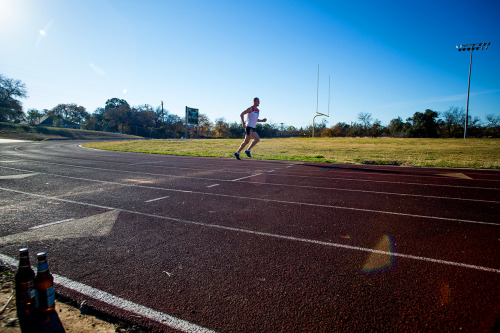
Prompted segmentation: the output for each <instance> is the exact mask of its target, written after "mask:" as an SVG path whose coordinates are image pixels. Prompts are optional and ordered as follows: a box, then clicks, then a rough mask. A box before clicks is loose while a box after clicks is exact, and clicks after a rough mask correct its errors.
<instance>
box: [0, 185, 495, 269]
mask: <svg viewBox="0 0 500 333" xmlns="http://www.w3.org/2000/svg"><path fill="white" fill-rule="evenodd" d="M0 190H4V191H7V192H14V193H20V194H24V195H29V196H33V197H37V198H43V199H48V200H56V201H62V202H66V203H72V204H77V205H83V206H89V207H96V208H103V209H109V210H115V211H120V212H125V213H130V214H136V215H140V216H146V217H151V218H157V219H162V220H167V221H174V222H179V223H185V224H192V225H199V226H203V227H207V228H214V229H222V230H230V231H235V232H241V233H247V234H253V235H259V236H265V237H272V238H278V239H286V240H290V241H297V242H302V243H309V244H316V245H322V246H329V247H336V248H343V249H347V250H355V251H363V252H370V253H377V254H385V255H390V256H394V257H400V258H406V259H412V260H418V261H425V262H432V263H437V264H442V265H448V266H455V267H461V268H470V269H475V270H479V271H485V272H490V273H497V274H500V269H497V268H491V267H484V266H478V265H471V264H465V263H460V262H455V261H448V260H441V259H434V258H428V257H421V256H415V255H411V254H404V253H396V252H388V251H380V250H374V249H370V248H365V247H359V246H351V245H345V244H339V243H332V242H325V241H318V240H315V239H308V238H300V237H293V236H285V235H277V234H271V233H267V232H260V231H254V230H248V229H240V228H234V227H228V226H223V225H219V224H209V223H204V222H196V221H190V220H183V219H178V218H174V217H168V216H159V215H154V214H148V213H143V212H138V211H134V210H128V209H121V208H116V207H108V206H102V205H96V204H91V203H86V202H80V201H74V200H69V199H62V198H57V197H51V196H46V195H42V194H35V193H28V192H23V191H18V190H11V189H6V188H2V187H0Z"/></svg>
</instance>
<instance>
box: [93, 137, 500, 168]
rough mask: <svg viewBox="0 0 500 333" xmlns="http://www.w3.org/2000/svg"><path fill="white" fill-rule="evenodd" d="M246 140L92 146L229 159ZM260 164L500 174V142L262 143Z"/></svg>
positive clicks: (346, 140) (326, 140)
mask: <svg viewBox="0 0 500 333" xmlns="http://www.w3.org/2000/svg"><path fill="white" fill-rule="evenodd" d="M241 142H242V140H241V139H206V140H147V141H145V140H141V141H118V142H116V141H115V142H98V143H88V144H85V146H86V147H90V148H97V149H106V150H118V151H127V152H139V153H148V154H169V155H189V156H207V157H227V158H231V157H232V154H233V153H234V152H235V151H236V150H237V149H238V147H239V145H240V144H241ZM252 156H253V158H255V159H267V160H286V161H312V162H329V163H354V164H356V163H357V164H378V165H402V166H425V167H453V168H485V169H500V139H466V140H464V139H397V138H286V139H262V140H261V142H260V143H259V144H258V145H257V146H256V147H255V148H254V149H253V150H252Z"/></svg>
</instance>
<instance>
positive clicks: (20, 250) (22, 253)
mask: <svg viewBox="0 0 500 333" xmlns="http://www.w3.org/2000/svg"><path fill="white" fill-rule="evenodd" d="M19 254H20V255H27V254H28V248H27V247H23V248H22V249H19Z"/></svg>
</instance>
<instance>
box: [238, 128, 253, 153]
mask: <svg viewBox="0 0 500 333" xmlns="http://www.w3.org/2000/svg"><path fill="white" fill-rule="evenodd" d="M252 133H254V132H250V135H251V134H252ZM250 135H245V140H243V142H242V143H241V145H240V148H239V149H238V150H237V151H236V152H237V153H238V154H239V153H240V152H241V151H242V150H243V148H245V146H246V145H247V144H248V143H249V142H250Z"/></svg>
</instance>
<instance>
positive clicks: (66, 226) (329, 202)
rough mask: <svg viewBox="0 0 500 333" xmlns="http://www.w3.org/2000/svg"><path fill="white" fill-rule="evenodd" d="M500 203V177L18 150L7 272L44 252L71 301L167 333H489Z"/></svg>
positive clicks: (495, 298)
mask: <svg viewBox="0 0 500 333" xmlns="http://www.w3.org/2000/svg"><path fill="white" fill-rule="evenodd" d="M255 154H258V148H257V149H256V150H255ZM499 191H500V172H498V171H494V170H493V171H492V170H489V171H488V170H473V169H438V168H407V167H391V166H366V165H363V166H361V165H336V164H324V163H323V164H321V163H308V162H283V161H262V160H258V159H248V158H242V160H241V161H238V160H236V159H223V158H198V157H179V156H164V155H149V154H133V153H123V152H109V151H99V150H93V149H86V148H83V147H81V146H79V142H71V141H66V142H63V141H59V142H58V141H49V142H41V143H34V142H2V143H0V260H1V261H3V262H4V263H6V264H10V265H15V264H16V262H17V252H18V249H19V248H21V247H29V248H30V251H31V254H32V256H31V258H32V264H35V262H34V261H35V254H36V252H39V251H46V252H48V259H49V264H50V269H51V272H52V273H53V274H54V275H55V277H56V291H57V292H58V293H59V294H61V295H63V296H66V297H70V298H72V299H74V300H75V301H77V302H81V301H85V302H86V304H87V305H88V306H91V307H97V308H99V309H100V310H102V311H105V312H108V313H110V314H112V315H116V316H118V317H121V318H124V319H127V320H132V321H134V322H137V323H139V324H141V325H146V326H147V327H149V328H150V329H151V330H160V331H191V332H194V331H199V332H208V331H216V332H368V331H370V332H373V331H384V332H421V331H440V332H441V331H460V330H462V331H475V332H490V331H493V330H494V329H495V328H494V326H495V323H497V325H498V318H499V315H500V306H499V304H500V303H499V299H500V298H499V296H500V295H499V291H500V289H499V286H500V283H499V282H500V264H499V258H500V251H499V243H500V221H499V212H500V196H499V193H500V192H499ZM497 328H498V326H497Z"/></svg>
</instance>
